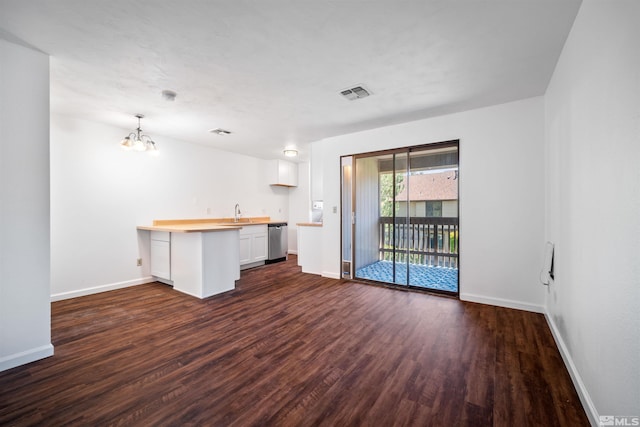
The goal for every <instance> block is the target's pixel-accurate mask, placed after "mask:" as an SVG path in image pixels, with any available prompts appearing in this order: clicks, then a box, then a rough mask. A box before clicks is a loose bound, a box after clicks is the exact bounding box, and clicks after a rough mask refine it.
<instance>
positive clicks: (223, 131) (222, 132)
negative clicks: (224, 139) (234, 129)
mask: <svg viewBox="0 0 640 427" xmlns="http://www.w3.org/2000/svg"><path fill="white" fill-rule="evenodd" d="M209 132H211V133H215V134H216V135H222V136H224V135H231V132H229V131H228V130H224V129H220V128H215V129H209Z"/></svg>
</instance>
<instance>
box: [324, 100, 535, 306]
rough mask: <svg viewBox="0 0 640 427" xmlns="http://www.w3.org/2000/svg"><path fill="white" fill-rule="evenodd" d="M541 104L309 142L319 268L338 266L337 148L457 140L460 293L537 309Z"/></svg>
mask: <svg viewBox="0 0 640 427" xmlns="http://www.w3.org/2000/svg"><path fill="white" fill-rule="evenodd" d="M543 106H544V104H543V99H542V98H540V97H538V98H531V99H527V100H523V101H518V102H513V103H509V104H503V105H498V106H493V107H488V108H483V109H478V110H473V111H468V112H464V113H459V114H452V115H447V116H441V117H436V118H431V119H425V120H419V121H415V122H410V123H405V124H401V125H396V126H389V127H385V128H379V129H374V130H370V131H366V132H358V133H353V134H349V135H343V136H339V137H334V138H330V139H326V140H323V141H319V142H316V143H314V150H312V155H314V154H315V153H316V152H320V153H321V154H322V156H314V157H312V162H313V163H314V164H313V165H312V170H313V168H314V167H315V166H314V165H317V164H318V163H321V164H322V168H323V170H322V177H323V198H324V208H325V212H324V227H323V260H324V264H323V275H325V276H328V277H338V275H339V272H340V270H339V268H340V215H339V214H334V213H333V207H334V206H339V205H340V160H339V157H340V155H345V154H356V153H361V152H368V151H375V150H382V149H386V148H394V147H403V146H410V145H419V144H426V143H431V142H439V141H445V140H453V139H460V296H461V298H462V299H466V300H473V301H479V302H486V303H491V304H498V305H505V306H510V307H516V308H523V309H527V310H533V311H542V306H543V303H544V290H543V288H542V286H541V285H540V282H539V273H540V268H541V264H542V250H543V244H544V239H543V234H544V223H543V220H544V194H543V191H544V174H543V171H544V168H543V162H544V156H543V154H544V110H543ZM316 144H323V148H322V150H315V145H316ZM314 176H315V175H314ZM337 212H340V209H338V210H337Z"/></svg>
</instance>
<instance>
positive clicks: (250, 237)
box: [240, 224, 269, 269]
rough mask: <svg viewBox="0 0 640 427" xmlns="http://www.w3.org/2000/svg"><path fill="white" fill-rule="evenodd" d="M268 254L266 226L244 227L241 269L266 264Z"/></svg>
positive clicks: (242, 231)
mask: <svg viewBox="0 0 640 427" xmlns="http://www.w3.org/2000/svg"><path fill="white" fill-rule="evenodd" d="M268 253H269V242H268V234H267V226H266V224H260V225H246V226H243V227H242V229H241V230H240V269H246V268H250V267H255V266H258V265H262V264H264V262H265V261H266V260H267V256H268Z"/></svg>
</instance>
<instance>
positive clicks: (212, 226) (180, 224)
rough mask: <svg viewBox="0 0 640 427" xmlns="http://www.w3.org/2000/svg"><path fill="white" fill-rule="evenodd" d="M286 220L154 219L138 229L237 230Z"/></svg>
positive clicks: (191, 231) (257, 218)
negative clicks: (151, 223) (151, 222)
mask: <svg viewBox="0 0 640 427" xmlns="http://www.w3.org/2000/svg"><path fill="white" fill-rule="evenodd" d="M283 222H286V221H272V220H271V218H270V217H268V216H259V217H246V218H240V219H239V220H238V222H235V221H234V219H233V218H203V219H197V218H195V219H154V220H153V225H149V226H144V225H141V226H138V227H137V228H138V230H149V231H169V232H172V233H194V232H208V231H227V230H239V229H241V228H242V227H246V226H250V225H265V224H280V223H283Z"/></svg>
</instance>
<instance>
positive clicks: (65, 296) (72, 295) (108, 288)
mask: <svg viewBox="0 0 640 427" xmlns="http://www.w3.org/2000/svg"><path fill="white" fill-rule="evenodd" d="M155 280H156V279H155V278H154V277H153V276H148V277H142V278H140V279H133V280H126V281H124V282H117V283H109V284H107V285H100V286H94V287H91V288H84V289H78V290H76V291H69V292H60V293H58V294H52V295H51V301H52V302H53V301H61V300H65V299H69V298H76V297H82V296H85V295H92V294H98V293H100V292H106V291H113V290H114V289H122V288H128V287H129V286H136V285H142V284H144V283H150V282H154V281H155Z"/></svg>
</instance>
